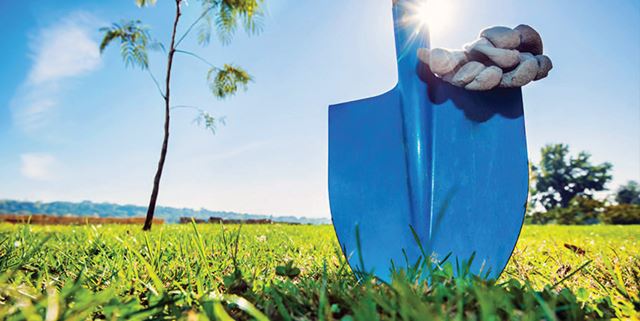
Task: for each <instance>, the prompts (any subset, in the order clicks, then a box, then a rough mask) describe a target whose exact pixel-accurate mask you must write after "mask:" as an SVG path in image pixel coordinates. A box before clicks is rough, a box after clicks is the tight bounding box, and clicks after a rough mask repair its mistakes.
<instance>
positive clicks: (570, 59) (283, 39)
mask: <svg viewBox="0 0 640 321" xmlns="http://www.w3.org/2000/svg"><path fill="white" fill-rule="evenodd" d="M390 2H391V1H386V0H377V1H372V0H371V1H363V0H343V1H295V0H271V1H269V0H267V6H268V15H267V18H266V20H265V23H264V31H263V32H262V33H261V34H260V35H258V36H252V37H247V36H245V35H243V34H238V35H237V36H236V37H235V39H234V41H233V43H232V44H231V45H227V46H221V45H219V44H217V43H212V44H211V45H210V46H208V47H206V48H200V47H199V46H197V44H196V43H195V40H194V39H195V38H194V37H190V38H189V39H187V40H186V41H185V42H184V49H187V50H193V51H195V52H198V53H199V54H201V55H202V56H204V57H206V58H207V59H208V60H209V61H211V62H213V63H214V64H219V65H221V64H223V63H234V64H238V65H240V66H242V67H244V68H246V69H247V70H248V71H249V72H250V73H251V74H252V75H253V77H254V78H255V82H254V83H252V84H251V85H250V88H249V90H248V91H247V92H246V93H240V94H239V95H237V96H236V97H234V98H231V99H228V100H226V101H218V100H216V99H214V98H213V97H212V96H211V94H210V93H209V92H208V91H207V87H206V82H205V77H206V71H207V66H206V65H203V64H202V63H201V62H199V61H197V60H194V59H192V58H190V57H187V56H178V57H177V58H176V62H175V76H174V82H173V89H172V92H173V94H174V104H175V105H183V104H184V105H197V106H200V107H203V108H206V109H207V110H208V111H209V112H210V113H211V114H213V115H216V116H225V117H226V119H227V125H226V126H225V127H222V128H220V129H219V131H218V133H217V134H216V135H215V136H213V135H211V134H210V133H209V132H207V131H206V130H204V129H203V128H200V127H198V126H197V125H195V124H193V119H194V118H195V116H196V115H195V114H194V113H193V112H192V111H189V110H175V112H174V114H173V123H172V130H173V132H172V137H171V143H170V144H171V145H170V150H169V156H168V160H167V166H166V169H165V176H164V177H163V183H162V186H161V191H160V198H159V203H160V204H162V205H168V206H178V207H191V208H199V207H206V208H209V209H219V210H231V211H239V212H251V213H270V214H283V215H284V214H294V215H301V216H309V217H328V216H329V206H328V197H327V184H326V183H327V106H328V105H329V104H332V103H338V102H344V101H350V100H355V99H359V98H364V97H369V96H372V95H376V94H380V93H382V92H384V91H386V90H388V89H389V88H391V87H393V85H394V84H395V82H396V74H395V65H394V62H395V56H394V51H393V50H394V49H393V38H392V22H391V12H390ZM172 5H173V1H165V0H159V1H158V5H157V6H156V7H154V8H148V9H139V8H137V7H135V6H134V5H133V0H120V1H97V0H96V1H84V0H83V1H80V0H75V1H64V2H62V1H43V0H36V1H28V2H23V1H3V2H2V3H0V18H1V19H0V28H1V29H2V30H5V31H10V32H5V33H3V50H1V51H0V70H1V72H0V179H1V180H2V182H3V184H1V185H0V198H11V199H24V200H43V201H52V200H68V201H80V200H93V201H108V202H117V203H132V204H140V205H145V204H146V202H147V200H148V195H149V192H150V188H151V180H152V177H153V174H154V171H155V166H156V162H157V158H158V153H159V148H160V144H161V134H162V117H163V115H162V108H163V107H162V100H161V98H160V97H159V96H158V94H157V91H156V89H155V87H154V85H153V83H152V82H151V81H150V79H149V77H148V75H147V74H145V73H143V72H140V71H138V70H132V69H126V68H124V66H123V64H122V63H121V61H120V57H119V53H118V49H117V48H116V47H113V48H109V49H108V50H107V51H106V52H105V54H104V55H102V56H100V55H99V53H98V51H97V43H98V41H99V40H100V34H99V33H98V31H97V29H98V28H99V27H102V26H106V25H108V24H109V23H110V22H112V21H118V20H120V19H126V18H140V19H142V20H143V21H144V22H145V23H146V24H148V25H149V26H150V27H151V28H152V33H153V34H154V36H155V37H156V38H158V39H159V40H161V41H163V42H165V43H167V40H168V32H169V28H170V24H171V14H172V12H173V8H172ZM432 5H433V9H434V10H433V12H434V14H433V18H432V19H433V20H434V21H433V23H432V24H433V25H432V35H431V36H432V47H450V48H458V47H461V46H462V45H463V44H464V43H467V42H469V41H471V40H473V39H474V38H475V37H476V36H477V33H478V31H479V30H480V29H482V28H484V27H486V26H490V25H506V26H515V25H517V24H520V23H527V24H530V25H532V26H533V27H535V28H536V29H538V30H539V31H540V33H541V34H542V36H543V39H544V42H545V53H546V54H548V55H549V56H550V57H551V58H552V60H553V61H554V65H555V68H554V69H553V70H552V72H551V74H550V77H549V78H548V79H545V80H544V81H541V82H537V83H534V84H531V85H529V86H527V87H526V88H525V89H524V99H525V117H526V126H527V136H528V144H529V146H528V147H529V152H530V157H531V159H532V160H534V161H536V160H537V159H538V157H539V149H540V147H541V146H543V145H544V144H546V143H551V142H563V143H568V144H570V145H571V148H572V150H573V151H575V152H577V151H579V150H587V151H589V152H591V153H592V154H593V159H594V161H596V162H602V161H610V162H612V163H613V165H614V171H613V174H614V181H613V183H612V184H610V187H611V188H615V187H617V185H618V184H620V183H623V182H625V181H627V180H630V179H635V180H639V179H640V3H639V2H638V1H635V0H628V1H622V0H618V1H607V2H605V1H595V0H589V1H553V0H545V1H527V2H524V1H507V0H490V1H472V0H432ZM184 11H185V15H184V17H183V20H182V23H181V28H180V29H181V30H184V29H185V28H186V27H187V26H188V24H189V23H190V22H191V21H193V19H195V17H196V15H197V14H198V11H199V6H198V3H197V2H196V1H194V0H191V1H190V4H189V7H187V8H185V10H184ZM164 65H165V61H164V57H162V56H161V55H159V54H154V55H152V56H151V69H152V71H153V72H154V73H155V74H156V76H157V77H160V78H161V77H162V69H163V68H164Z"/></svg>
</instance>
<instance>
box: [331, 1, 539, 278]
mask: <svg viewBox="0 0 640 321" xmlns="http://www.w3.org/2000/svg"><path fill="white" fill-rule="evenodd" d="M408 1H409V0H404V1H402V0H401V1H398V4H396V5H394V7H393V11H394V22H395V41H396V52H397V58H398V84H397V85H396V87H395V88H394V89H393V90H391V91H389V92H387V93H385V94H383V95H381V96H377V97H373V98H368V99H364V100H359V101H354V102H348V103H343V104H338V105H332V106H330V107H329V199H330V206H331V213H332V220H333V225H334V228H335V231H336V234H337V236H338V240H339V242H340V246H341V247H342V249H343V251H344V254H345V255H346V257H347V259H348V262H349V264H350V265H351V267H352V268H353V269H354V270H358V271H363V272H373V274H374V275H376V276H377V277H378V278H380V279H382V280H385V281H389V280H390V275H391V269H392V267H395V268H406V267H407V266H408V265H410V264H413V263H414V262H416V260H417V259H418V258H419V257H423V259H424V255H423V250H424V253H425V254H427V255H429V256H432V258H430V259H433V258H434V257H435V258H439V259H442V258H444V257H445V256H447V255H449V254H450V256H449V260H451V261H455V260H458V261H459V262H464V261H467V260H469V259H470V258H471V257H472V256H474V260H473V261H472V264H471V266H470V271H471V272H472V273H475V274H486V275H487V276H489V277H491V278H493V277H497V276H498V275H499V274H500V273H501V271H502V270H503V269H504V267H505V265H506V264H507V262H508V260H509V257H510V256H511V253H512V251H513V248H514V246H515V243H516V241H517V239H518V235H519V233H520V229H521V227H522V223H523V220H524V212H525V207H526V201H527V193H528V160H527V149H526V137H525V128H524V116H523V104H522V93H521V90H520V89H519V88H517V89H495V90H491V91H488V92H472V91H467V90H465V89H462V88H458V87H454V86H452V85H449V84H447V83H444V82H443V81H441V80H440V79H438V78H437V77H435V76H434V75H433V74H430V73H429V72H427V71H426V70H427V68H426V66H424V65H421V64H420V62H419V60H418V59H417V55H416V51H417V49H418V48H424V47H428V44H427V36H426V32H425V31H424V30H421V29H418V30H417V29H416V26H414V25H412V24H408V23H406V15H407V14H408V13H407V12H406V11H407V6H403V4H405V3H406V2H408ZM412 230H413V231H412ZM414 232H415V235H417V237H418V239H419V241H418V240H416V238H415V236H414ZM421 247H422V250H421Z"/></svg>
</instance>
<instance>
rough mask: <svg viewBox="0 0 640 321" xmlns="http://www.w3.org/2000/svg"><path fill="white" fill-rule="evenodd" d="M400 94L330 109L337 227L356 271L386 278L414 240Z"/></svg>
mask: <svg viewBox="0 0 640 321" xmlns="http://www.w3.org/2000/svg"><path fill="white" fill-rule="evenodd" d="M402 123H403V121H402V106H401V101H400V94H399V92H398V90H397V89H394V90H392V91H390V92H388V93H386V94H383V95H381V96H377V97H373V98H368V99H364V100H359V101H354V102H349V103H344V104H339V105H333V106H331V107H330V108H329V197H330V206H331V213H332V221H333V226H334V228H335V230H336V234H337V235H338V239H339V242H340V245H341V247H342V250H343V252H344V254H345V255H346V257H347V259H348V261H349V263H350V265H351V267H352V268H353V269H354V270H356V271H363V272H373V273H374V274H375V275H378V276H380V277H381V278H383V279H387V278H388V277H389V276H390V274H389V267H390V263H391V261H393V262H395V263H396V264H397V263H399V262H404V258H403V252H402V251H403V250H408V251H410V252H411V253H409V254H410V255H411V256H412V257H415V256H416V254H417V253H414V252H413V250H414V249H416V246H415V245H416V243H415V242H413V241H412V237H411V231H410V229H409V225H410V216H411V215H410V214H411V213H410V208H409V206H410V205H409V187H408V186H407V170H406V165H405V148H404V142H403V127H402Z"/></svg>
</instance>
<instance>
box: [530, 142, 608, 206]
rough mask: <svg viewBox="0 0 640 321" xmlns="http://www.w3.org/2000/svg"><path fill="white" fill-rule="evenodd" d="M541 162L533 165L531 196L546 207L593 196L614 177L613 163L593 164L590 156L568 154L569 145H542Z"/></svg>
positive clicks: (566, 203) (563, 204) (565, 204)
mask: <svg viewBox="0 0 640 321" xmlns="http://www.w3.org/2000/svg"><path fill="white" fill-rule="evenodd" d="M541 153H542V159H541V160H540V164H537V165H532V168H531V170H532V172H533V188H532V195H533V196H532V199H533V201H534V202H539V204H541V205H542V206H543V207H544V208H545V209H546V210H551V209H553V208H558V207H561V208H565V207H567V206H568V205H569V202H570V201H571V200H572V199H573V198H574V197H576V196H582V197H588V198H591V197H592V196H593V192H596V191H602V190H604V189H605V184H606V183H607V182H609V180H611V174H610V171H611V167H612V165H611V164H610V163H603V164H599V165H593V164H591V160H590V158H591V155H589V154H588V153H586V152H580V153H579V154H578V156H577V157H574V156H571V155H569V145H565V144H551V145H547V146H545V147H543V148H542V150H541Z"/></svg>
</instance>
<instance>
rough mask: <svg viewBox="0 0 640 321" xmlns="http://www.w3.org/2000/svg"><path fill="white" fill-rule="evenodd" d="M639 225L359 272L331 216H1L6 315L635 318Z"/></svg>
mask: <svg viewBox="0 0 640 321" xmlns="http://www.w3.org/2000/svg"><path fill="white" fill-rule="evenodd" d="M639 236H640V226H628V227H620V226H583V227H560V226H526V227H525V230H524V231H523V234H522V237H521V239H520V241H519V243H518V246H517V249H516V251H515V253H514V256H513V258H512V260H511V262H510V263H509V265H508V267H507V269H506V270H505V273H503V275H502V277H501V278H500V279H499V280H497V281H495V282H493V281H490V282H485V281H482V280H479V279H476V278H474V277H473V276H468V275H467V276H465V277H460V278H453V277H452V276H451V271H452V270H453V269H455V267H454V266H445V267H443V269H442V270H438V271H437V272H435V273H434V274H433V278H432V279H431V280H430V282H421V281H419V280H416V279H415V278H413V277H410V276H407V275H405V274H402V275H397V276H396V277H395V279H394V281H393V283H392V284H390V285H386V284H379V283H377V282H375V281H373V280H361V281H358V280H356V279H355V278H354V277H353V276H352V274H351V272H350V269H349V268H348V266H347V265H346V264H345V262H344V258H343V256H342V255H341V253H340V251H339V249H338V245H337V242H336V239H335V236H334V233H333V228H332V227H331V226H286V225H262V226H243V227H242V229H241V230H240V229H239V226H237V225H234V226H225V227H224V229H223V228H222V227H221V226H220V225H198V226H197V229H196V227H195V226H192V225H165V226H162V227H160V228H157V229H155V230H154V231H152V232H151V233H143V232H141V231H140V227H139V226H77V227H63V226H25V225H7V224H4V225H0V319H1V320H5V319H6V320H24V319H32V320H40V319H42V320H44V319H47V315H49V317H50V318H49V319H50V320H54V319H56V318H55V317H57V318H58V319H76V320H83V319H87V318H89V319H92V318H97V319H107V320H113V319H128V320H135V319H137V320H142V319H144V320H148V319H168V320H171V319H184V320H209V319H210V320H214V319H218V320H224V319H225V317H232V318H234V319H240V320H250V319H256V320H267V319H269V320H317V319H322V320H330V319H334V320H376V319H382V320H424V319H425V318H435V319H459V320H461V319H483V320H490V319H491V320H493V319H496V318H498V319H506V318H512V319H527V320H540V319H583V318H592V319H593V318H610V317H613V316H616V315H617V316H618V317H633V316H634V315H635V313H636V312H635V310H638V308H639V307H640V302H639V299H638V289H639V284H640V281H639V279H640V265H639V264H640V263H639V261H638V260H639V258H640V257H639V254H638V253H640V240H639Z"/></svg>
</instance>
